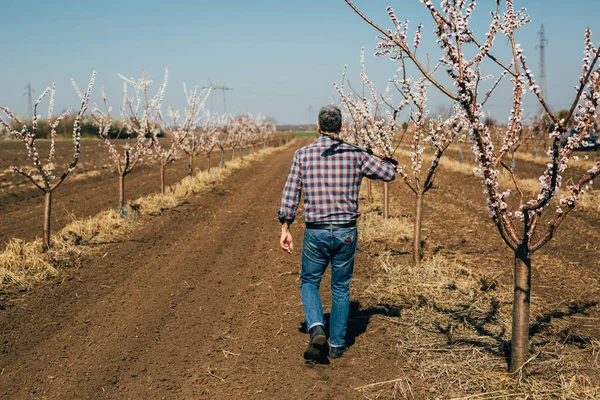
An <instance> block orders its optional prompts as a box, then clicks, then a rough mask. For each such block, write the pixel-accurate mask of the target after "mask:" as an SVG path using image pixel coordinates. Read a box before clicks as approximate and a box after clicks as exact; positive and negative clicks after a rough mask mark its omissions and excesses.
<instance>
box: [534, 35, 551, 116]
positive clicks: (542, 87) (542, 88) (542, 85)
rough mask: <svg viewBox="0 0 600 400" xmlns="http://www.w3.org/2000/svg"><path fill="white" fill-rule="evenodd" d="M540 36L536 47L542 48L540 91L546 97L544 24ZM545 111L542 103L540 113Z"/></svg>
mask: <svg viewBox="0 0 600 400" xmlns="http://www.w3.org/2000/svg"><path fill="white" fill-rule="evenodd" d="M538 38H539V39H540V43H539V44H538V45H537V46H535V48H536V50H537V49H539V50H540V93H541V94H542V97H546V96H547V91H546V45H547V44H548V40H547V39H546V34H545V33H544V24H542V27H541V29H540V31H539V32H538ZM543 112H544V109H543V107H542V105H541V104H540V114H541V113H543Z"/></svg>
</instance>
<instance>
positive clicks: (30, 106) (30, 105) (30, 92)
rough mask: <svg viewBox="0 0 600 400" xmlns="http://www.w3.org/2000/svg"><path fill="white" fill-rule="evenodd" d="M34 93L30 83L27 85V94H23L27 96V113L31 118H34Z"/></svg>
mask: <svg viewBox="0 0 600 400" xmlns="http://www.w3.org/2000/svg"><path fill="white" fill-rule="evenodd" d="M33 93H34V90H33V89H32V88H31V82H29V83H27V86H25V93H23V96H27V101H28V102H27V111H28V112H29V114H28V116H29V117H32V116H33Z"/></svg>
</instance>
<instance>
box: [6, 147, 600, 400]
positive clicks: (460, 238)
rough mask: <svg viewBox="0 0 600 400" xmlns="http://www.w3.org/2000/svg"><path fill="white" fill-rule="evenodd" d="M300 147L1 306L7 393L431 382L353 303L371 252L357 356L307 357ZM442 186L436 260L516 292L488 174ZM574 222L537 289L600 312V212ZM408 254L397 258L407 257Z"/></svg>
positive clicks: (342, 391)
mask: <svg viewBox="0 0 600 400" xmlns="http://www.w3.org/2000/svg"><path fill="white" fill-rule="evenodd" d="M300 144H301V143H298V145H300ZM294 150H295V148H293V147H290V148H286V149H284V150H282V151H280V152H276V153H274V154H273V155H271V156H270V157H269V158H267V159H264V160H263V161H259V162H256V163H255V164H253V165H252V166H250V167H248V168H246V169H243V170H240V171H238V172H236V173H235V174H233V175H232V176H231V177H229V178H228V179H227V181H226V182H225V183H224V184H223V185H222V186H217V187H216V188H215V189H214V190H212V191H210V192H206V193H204V194H201V195H199V196H196V197H193V198H191V199H189V202H188V203H186V204H184V205H182V206H180V207H178V208H176V209H173V210H171V211H168V212H166V213H165V214H163V215H162V216H160V217H147V220H146V223H145V224H142V226H141V228H139V229H138V230H137V231H136V232H135V234H134V235H133V236H132V237H131V238H130V239H128V240H126V241H123V242H120V243H116V244H115V243H113V244H108V245H106V246H105V247H104V248H103V249H102V250H101V251H100V252H99V253H98V255H97V256H93V257H92V258H90V259H88V260H86V261H85V262H84V265H83V267H82V268H81V269H79V270H74V271H67V272H65V275H64V276H63V278H62V279H61V280H60V282H58V281H57V282H52V283H47V284H43V285H39V286H37V287H36V288H35V289H33V290H30V291H28V292H26V293H21V294H12V295H10V296H9V297H8V299H7V300H5V301H4V302H3V303H2V304H0V308H4V309H0V398H7V399H31V398H50V399H71V398H73V399H83V398H92V399H94V398H111V399H162V398H165V399H171V398H173V399H184V398H185V399H198V398H215V399H226V398H235V399H242V398H257V399H259V398H260V399H275V398H277V399H296V398H298V399H303V398H317V399H353V398H364V397H363V396H364V394H363V393H362V392H361V391H357V390H356V388H357V387H360V386H363V385H367V384H370V383H374V382H382V381H386V380H392V379H396V378H398V377H399V376H401V375H402V374H408V376H410V377H411V378H412V379H413V381H414V382H418V374H419V373H418V371H412V372H406V371H403V369H402V368H401V365H402V360H401V359H398V357H397V354H396V353H395V350H394V348H393V346H391V345H390V340H392V338H393V334H391V332H392V330H393V329H396V328H395V327H394V326H393V324H392V325H390V324H389V322H386V321H385V320H384V319H380V318H372V317H373V316H374V315H376V314H378V313H385V311H382V310H384V308H382V309H379V308H368V309H363V308H361V306H360V303H359V302H358V301H356V299H360V291H361V289H362V288H363V287H364V286H365V285H366V284H368V283H369V279H370V276H369V273H370V271H373V269H372V268H370V266H369V263H370V260H371V259H370V256H369V252H368V250H369V249H366V248H362V249H361V250H360V251H359V254H358V260H357V268H356V271H355V280H354V286H353V293H354V294H353V298H354V299H355V301H354V303H353V310H352V313H351V319H350V325H349V334H348V342H349V344H350V345H351V346H350V348H349V350H348V352H347V353H346V354H345V355H344V356H343V357H342V358H340V359H336V360H331V362H330V363H329V364H307V363H305V362H304V360H303V359H302V352H303V350H304V347H305V344H306V341H307V339H308V338H307V334H306V333H305V332H304V331H303V329H302V322H303V319H304V318H303V314H302V308H301V301H300V295H299V289H298V286H299V277H298V271H299V266H300V249H301V243H302V235H301V233H302V229H301V226H300V224H297V225H295V228H294V230H293V233H294V239H295V247H296V251H295V252H294V254H293V255H292V256H289V255H287V254H285V253H283V252H282V251H281V250H280V249H279V245H278V239H279V223H278V222H277V220H276V219H275V213H276V210H277V208H278V205H279V199H280V195H281V190H282V188H283V185H284V182H285V178H286V175H287V172H288V170H289V165H290V162H291V157H292V154H293V151H294ZM439 176H440V181H439V182H438V183H439V184H440V186H442V187H443V188H444V189H443V190H440V191H436V192H433V193H432V194H431V195H430V197H429V198H428V199H427V200H426V202H427V206H426V211H425V226H424V229H425V240H426V242H425V252H426V254H431V253H433V252H441V253H448V254H450V253H451V254H457V253H460V254H463V255H465V256H468V257H474V258H476V259H477V260H480V261H481V268H482V269H487V270H490V271H497V272H498V273H500V274H501V275H502V276H501V277H500V279H504V280H507V281H510V276H511V258H510V253H508V251H507V250H506V248H505V245H504V244H502V243H501V242H500V241H499V237H498V234H497V232H496V231H495V228H494V227H493V226H492V224H491V223H490V222H489V220H488V217H487V214H486V212H485V210H484V208H483V204H484V202H483V199H481V194H480V193H481V190H480V184H479V182H478V181H477V179H475V178H474V177H470V176H466V175H465V176H463V175H459V174H452V175H451V176H447V177H444V174H442V173H440V175H439ZM61 189H66V187H65V188H61ZM59 190H60V189H59ZM78 193H81V192H78ZM478 193H479V194H478ZM73 196H75V197H74V199H73V201H74V202H76V203H77V202H85V201H87V200H86V199H85V198H83V197H77V195H75V194H73ZM79 196H84V195H83V194H80V195H79ZM92 197H94V196H92ZM392 198H393V201H399V202H401V203H402V204H406V208H407V210H410V205H411V203H412V198H411V197H409V194H408V192H407V191H406V190H405V189H404V187H403V186H402V185H401V183H395V184H393V185H392ZM450 215H451V216H452V218H451V219H450V218H449V216H450ZM568 224H570V225H567V226H566V227H565V228H567V229H565V231H564V233H563V234H562V237H560V238H559V240H560V242H559V241H555V242H553V243H552V244H551V245H550V246H548V247H547V248H546V249H544V250H543V252H542V253H540V255H539V256H538V258H537V260H538V264H537V265H540V268H538V269H536V272H535V277H534V279H535V280H536V282H538V281H541V282H544V284H543V285H539V286H537V285H536V286H534V291H535V292H536V293H537V296H540V297H544V298H547V299H549V300H553V301H554V300H556V302H557V303H559V302H561V301H569V300H570V299H572V298H573V296H577V294H580V293H583V292H592V294H590V296H591V297H589V298H588V299H587V300H588V301H590V302H596V304H597V301H598V300H599V299H598V297H599V296H598V291H597V290H590V288H589V287H588V283H587V281H586V280H588V279H592V278H593V279H595V280H597V279H600V276H599V275H600V274H599V272H598V257H597V256H598V247H597V246H598V233H597V232H598V216H594V217H593V218H591V217H590V216H589V215H583V214H575V215H574V216H573V218H571V220H570V222H568ZM570 228H572V229H570ZM29 229H33V228H29ZM569 229H570V230H569ZM567 232H574V233H577V235H575V234H573V233H567ZM409 249H410V244H409V243H406V245H405V247H402V248H399V249H394V250H397V253H398V254H403V253H406V254H407V255H406V257H407V259H408V257H410V256H409V251H408V250H409ZM535 262H536V260H534V266H535V265H536V264H535ZM550 264H551V265H552V266H556V265H558V266H559V267H560V266H563V267H562V268H554V269H550V268H547V267H548V266H550ZM544 267H546V268H544ZM567 275H568V278H569V279H566V278H567ZM327 286H328V281H327V280H326V281H324V282H323V287H324V288H326V287H327ZM328 293H329V291H328V290H323V300H324V303H325V304H328V303H329V299H330V297H329V294H328ZM357 294H358V296H357ZM327 308H328V307H326V309H327ZM597 314H598V312H597V307H596V311H593V310H592V314H589V317H590V319H585V320H582V321H584V322H582V324H584V325H582V329H586V332H587V335H591V336H594V335H595V337H598V326H597V317H598V315H597ZM590 323H591V324H590ZM417 389H418V388H415V390H417ZM417 393H418V392H417ZM417 398H418V397H417Z"/></svg>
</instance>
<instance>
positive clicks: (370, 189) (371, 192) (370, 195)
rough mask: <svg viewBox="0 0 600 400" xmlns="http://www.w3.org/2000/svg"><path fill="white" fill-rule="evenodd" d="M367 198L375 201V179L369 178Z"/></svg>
mask: <svg viewBox="0 0 600 400" xmlns="http://www.w3.org/2000/svg"><path fill="white" fill-rule="evenodd" d="M367 199H368V200H369V201H373V181H372V180H371V179H367Z"/></svg>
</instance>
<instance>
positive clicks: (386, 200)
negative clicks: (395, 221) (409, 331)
mask: <svg viewBox="0 0 600 400" xmlns="http://www.w3.org/2000/svg"><path fill="white" fill-rule="evenodd" d="M389 217H390V184H389V182H383V218H385V219H388V218H389Z"/></svg>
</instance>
